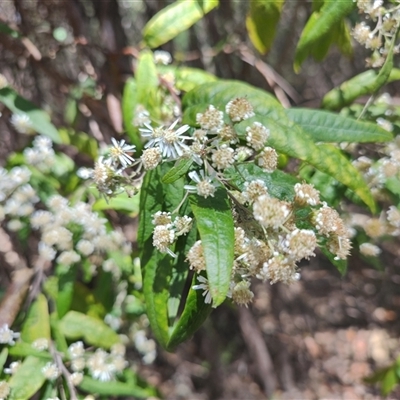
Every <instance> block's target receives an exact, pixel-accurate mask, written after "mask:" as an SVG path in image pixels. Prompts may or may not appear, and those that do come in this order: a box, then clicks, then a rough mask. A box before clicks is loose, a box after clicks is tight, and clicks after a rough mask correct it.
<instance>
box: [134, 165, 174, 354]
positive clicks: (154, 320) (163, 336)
mask: <svg viewBox="0 0 400 400" xmlns="http://www.w3.org/2000/svg"><path fill="white" fill-rule="evenodd" d="M162 168H164V166H163V165H161V166H160V167H158V168H156V169H155V170H152V171H150V172H147V173H146V175H145V178H144V181H143V186H142V190H141V193H140V218H139V233H138V242H139V246H140V248H141V250H142V253H141V267H142V273H143V293H144V296H145V301H146V309H147V316H148V318H149V320H150V324H151V327H152V330H153V333H154V335H155V336H156V338H157V340H158V341H159V342H160V344H161V345H162V346H163V347H166V345H167V343H168V339H169V333H168V329H169V319H168V299H169V281H170V277H171V274H172V265H173V259H172V257H171V256H170V255H168V254H161V253H160V252H159V251H158V250H157V249H155V247H154V246H153V241H152V233H153V229H154V226H153V224H152V222H151V221H152V219H153V214H154V213H156V212H157V211H160V210H162V208H163V205H164V204H165V203H164V201H165V200H166V197H165V193H164V188H163V185H162V183H161V176H162V175H163V174H164V172H163V170H162ZM177 204H179V203H177Z"/></svg>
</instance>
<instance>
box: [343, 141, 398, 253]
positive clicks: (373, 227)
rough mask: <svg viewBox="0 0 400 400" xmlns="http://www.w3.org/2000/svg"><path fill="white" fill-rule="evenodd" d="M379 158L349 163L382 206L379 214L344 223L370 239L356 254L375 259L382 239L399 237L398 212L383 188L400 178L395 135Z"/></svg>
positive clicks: (364, 158)
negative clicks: (361, 176)
mask: <svg viewBox="0 0 400 400" xmlns="http://www.w3.org/2000/svg"><path fill="white" fill-rule="evenodd" d="M380 151H381V153H382V154H383V156H380V157H379V158H378V159H377V160H374V159H373V158H370V157H367V156H365V155H363V156H360V157H358V158H357V159H355V160H354V161H353V165H354V166H355V167H356V168H357V169H358V170H359V171H360V173H361V174H362V175H363V177H364V179H365V181H366V182H367V183H368V186H369V188H370V190H371V193H372V194H373V195H374V197H375V199H376V200H377V201H381V202H382V203H383V204H386V206H384V207H383V210H382V212H381V215H380V216H379V217H378V218H377V217H375V218H370V217H369V216H367V215H365V214H358V213H352V215H351V217H350V218H348V220H347V221H346V224H347V225H348V226H349V227H350V229H352V230H353V233H354V234H355V233H356V232H357V230H360V229H362V230H363V231H364V233H365V234H366V235H367V236H368V237H369V238H370V241H371V243H367V242H366V243H362V244H361V245H360V249H359V250H360V253H361V254H363V255H365V256H367V257H377V256H379V254H380V253H381V249H380V248H379V247H378V245H379V244H380V242H382V241H383V240H384V239H385V238H390V237H400V210H399V209H398V208H397V207H396V206H394V205H389V206H388V205H387V204H388V202H390V198H389V197H388V192H387V187H388V185H389V187H390V182H394V183H395V185H396V184H397V183H396V182H398V181H399V179H400V138H399V136H396V137H395V138H394V139H393V140H391V141H390V142H387V143H386V145H385V146H384V147H383V148H382V149H381V150H380Z"/></svg>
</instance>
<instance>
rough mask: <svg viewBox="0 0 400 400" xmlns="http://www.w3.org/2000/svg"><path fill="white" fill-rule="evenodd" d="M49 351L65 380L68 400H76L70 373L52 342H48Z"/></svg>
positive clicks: (76, 395)
mask: <svg viewBox="0 0 400 400" xmlns="http://www.w3.org/2000/svg"><path fill="white" fill-rule="evenodd" d="M49 350H50V353H51V355H52V356H53V359H54V362H55V363H56V365H57V367H58V368H59V370H60V371H61V373H62V375H63V377H64V378H65V381H66V383H67V386H68V389H69V396H70V397H69V398H70V400H78V393H77V391H76V389H75V386H74V385H73V383H72V381H71V373H70V372H69V371H68V369H67V367H66V366H65V365H64V363H63V360H62V358H61V355H60V353H59V352H58V351H57V350H56V348H55V347H54V344H53V342H50V344H49Z"/></svg>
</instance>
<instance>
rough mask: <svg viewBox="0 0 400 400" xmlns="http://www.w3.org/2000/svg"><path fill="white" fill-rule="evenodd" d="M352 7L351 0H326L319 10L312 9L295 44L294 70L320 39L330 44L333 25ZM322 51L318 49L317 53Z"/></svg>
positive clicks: (297, 68)
mask: <svg viewBox="0 0 400 400" xmlns="http://www.w3.org/2000/svg"><path fill="white" fill-rule="evenodd" d="M354 7H355V3H354V2H353V1H352V0H342V1H327V2H324V5H323V6H322V8H321V9H320V10H318V11H314V12H313V13H312V14H311V17H310V18H309V20H308V21H307V24H306V26H305V28H304V30H303V32H302V34H301V36H300V40H299V42H298V44H297V48H296V54H295V60H294V70H295V71H296V72H298V71H299V70H300V66H301V64H302V63H303V61H304V60H305V59H306V58H307V56H308V55H309V54H311V53H312V51H313V49H315V46H317V45H318V44H319V43H321V41H325V44H328V45H329V44H330V40H331V39H330V35H331V34H332V30H334V29H335V26H337V25H338V24H341V23H342V22H341V21H342V19H343V18H344V17H345V16H346V15H347V14H349V13H350V12H351V11H352V10H353V8H354ZM327 38H328V40H327ZM314 51H315V50H314ZM322 53H323V52H322ZM322 53H321V49H320V50H319V54H322ZM325 53H326V51H325Z"/></svg>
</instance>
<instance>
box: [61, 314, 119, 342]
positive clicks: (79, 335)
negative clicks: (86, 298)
mask: <svg viewBox="0 0 400 400" xmlns="http://www.w3.org/2000/svg"><path fill="white" fill-rule="evenodd" d="M59 326H60V330H61V332H62V333H63V334H64V335H65V337H67V338H68V339H71V340H77V339H84V340H85V342H86V343H87V344H90V345H93V346H98V347H103V348H105V349H109V348H110V347H111V346H112V345H113V344H116V343H119V337H118V335H117V334H116V333H115V332H114V331H113V330H112V329H111V328H110V327H109V326H108V325H106V324H105V323H104V322H103V321H102V320H100V319H97V318H94V317H90V316H89V315H85V314H82V313H80V312H77V311H69V312H68V313H67V314H66V315H65V316H64V317H63V318H62V319H61V321H60V325H59Z"/></svg>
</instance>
